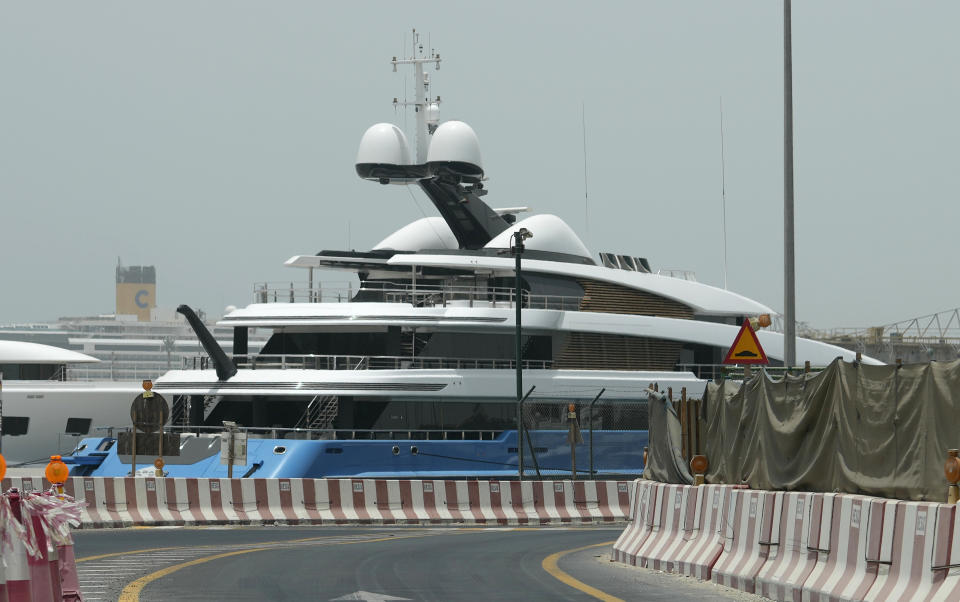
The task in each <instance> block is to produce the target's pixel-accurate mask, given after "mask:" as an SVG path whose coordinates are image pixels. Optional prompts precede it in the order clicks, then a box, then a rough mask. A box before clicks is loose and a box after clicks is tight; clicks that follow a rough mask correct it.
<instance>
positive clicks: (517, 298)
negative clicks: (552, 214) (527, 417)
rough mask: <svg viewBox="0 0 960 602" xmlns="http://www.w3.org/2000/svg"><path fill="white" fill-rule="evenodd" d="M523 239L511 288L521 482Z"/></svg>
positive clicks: (518, 241) (517, 243) (516, 238)
mask: <svg viewBox="0 0 960 602" xmlns="http://www.w3.org/2000/svg"><path fill="white" fill-rule="evenodd" d="M522 245H523V239H522V238H520V237H519V236H517V234H514V245H513V255H514V258H515V264H516V267H515V270H516V280H515V281H514V287H513V305H514V307H515V308H516V330H515V333H514V338H515V339H516V340H515V343H516V346H515V349H514V352H515V353H514V359H515V361H516V364H517V365H516V369H517V451H518V456H519V462H518V465H519V470H520V475H519V478H520V480H521V481H522V480H523V436H524V432H523V431H524V428H523V400H524V399H525V398H524V397H523V370H521V368H520V359H521V358H520V354H521V352H522V349H521V344H520V337H521V336H522V327H521V323H520V251H521V250H522V248H523V246H522Z"/></svg>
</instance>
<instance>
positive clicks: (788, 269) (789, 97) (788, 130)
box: [783, 0, 797, 368]
mask: <svg viewBox="0 0 960 602" xmlns="http://www.w3.org/2000/svg"><path fill="white" fill-rule="evenodd" d="M790 19H791V17H790V0H783V320H784V331H783V347H784V349H783V363H784V365H785V366H786V367H787V368H789V367H791V366H793V365H794V364H796V363H797V332H796V291H795V275H794V269H793V268H794V254H793V249H794V245H793V50H792V46H793V45H792V41H791V25H790Z"/></svg>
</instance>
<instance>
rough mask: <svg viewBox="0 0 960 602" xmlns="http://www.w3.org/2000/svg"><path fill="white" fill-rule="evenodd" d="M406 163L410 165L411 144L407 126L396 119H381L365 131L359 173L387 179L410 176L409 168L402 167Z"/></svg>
mask: <svg viewBox="0 0 960 602" xmlns="http://www.w3.org/2000/svg"><path fill="white" fill-rule="evenodd" d="M404 165H410V146H409V145H408V144H407V137H406V136H405V135H404V134H403V130H401V129H400V128H398V127H397V126H395V125H393V124H392V123H378V124H376V125H372V126H370V127H369V128H368V129H367V131H366V132H364V133H363V138H361V139H360V149H359V150H358V151H357V161H356V168H357V175H358V176H360V177H361V178H363V179H365V180H376V181H379V182H383V183H389V182H390V181H391V180H406V179H407V178H404V177H403V176H404V174H405V173H406V172H405V170H403V169H399V166H404Z"/></svg>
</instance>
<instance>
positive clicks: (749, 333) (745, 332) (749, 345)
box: [723, 319, 770, 364]
mask: <svg viewBox="0 0 960 602" xmlns="http://www.w3.org/2000/svg"><path fill="white" fill-rule="evenodd" d="M723 363H724V364H769V363H770V361H769V360H768V359H767V354H766V353H764V352H763V347H761V346H760V341H759V340H757V333H755V332H754V331H753V328H752V327H751V326H750V320H749V319H747V320H744V321H743V326H741V327H740V332H739V333H737V338H735V339H734V340H733V345H731V346H730V351H728V352H727V357H726V358H724V360H723Z"/></svg>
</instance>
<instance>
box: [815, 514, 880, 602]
mask: <svg viewBox="0 0 960 602" xmlns="http://www.w3.org/2000/svg"><path fill="white" fill-rule="evenodd" d="M823 503H824V508H823V516H824V523H826V517H827V515H828V514H829V520H830V522H829V525H828V526H824V527H822V528H821V532H820V539H819V541H818V542H817V543H816V544H815V545H816V547H817V549H818V551H817V560H816V564H815V565H814V568H813V570H812V571H811V572H810V575H808V576H807V580H806V582H805V583H804V584H803V600H805V601H806V600H810V601H812V602H820V601H826V600H837V599H842V600H863V599H865V597H866V595H867V592H868V591H869V590H870V587H871V586H872V585H873V582H874V581H875V580H876V578H877V568H878V566H879V561H880V560H881V559H884V558H886V559H887V560H884V562H889V558H890V553H891V550H892V545H893V514H892V512H891V513H890V514H889V516H888V515H887V512H886V510H885V509H886V506H887V502H886V500H883V499H880V498H873V497H867V496H862V495H834V496H833V499H832V500H830V498H829V497H828V496H824V502H823ZM891 508H892V506H891ZM811 545H813V544H812V543H811ZM868 559H869V561H868Z"/></svg>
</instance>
